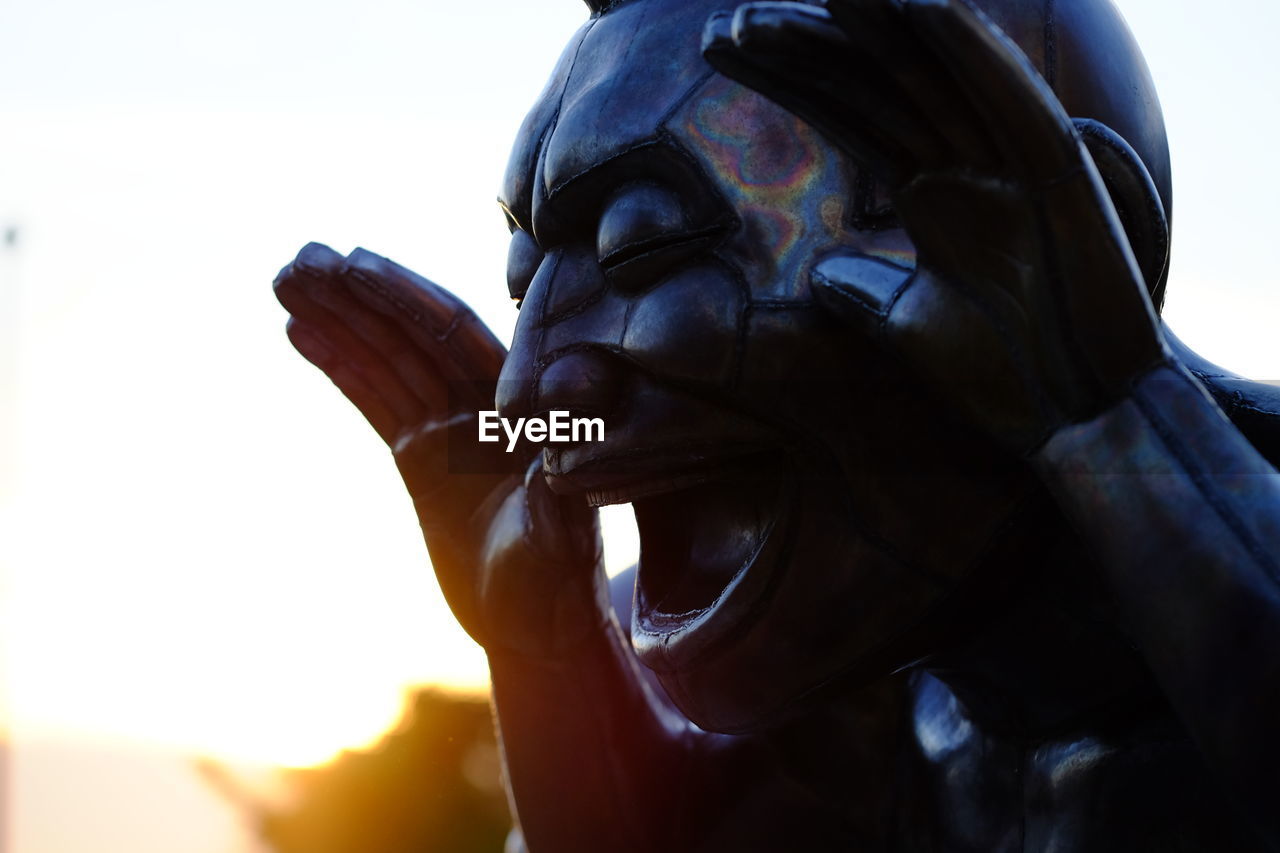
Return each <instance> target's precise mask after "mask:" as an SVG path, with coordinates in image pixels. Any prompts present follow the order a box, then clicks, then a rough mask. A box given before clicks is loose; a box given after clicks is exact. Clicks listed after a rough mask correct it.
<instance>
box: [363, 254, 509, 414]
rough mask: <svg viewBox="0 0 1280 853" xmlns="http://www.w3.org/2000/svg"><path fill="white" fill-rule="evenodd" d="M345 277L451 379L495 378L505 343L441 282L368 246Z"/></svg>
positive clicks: (481, 380) (471, 381)
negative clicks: (377, 253)
mask: <svg viewBox="0 0 1280 853" xmlns="http://www.w3.org/2000/svg"><path fill="white" fill-rule="evenodd" d="M342 277H343V279H344V281H345V282H346V283H347V286H348V288H349V290H350V292H351V294H352V296H353V297H354V298H355V299H356V300H357V301H359V302H360V303H361V304H363V305H365V306H367V307H369V308H371V309H373V310H374V311H375V312H377V313H378V314H379V315H381V316H382V317H384V318H386V319H387V320H388V321H390V322H391V323H392V324H394V325H395V326H396V327H397V328H398V329H399V330H400V332H401V333H402V334H403V335H405V336H407V337H409V338H410V339H412V340H413V341H414V342H415V343H416V344H417V345H418V346H419V347H420V348H421V349H422V350H423V351H424V352H425V353H427V354H428V355H430V356H431V357H432V358H433V360H435V362H436V363H437V364H438V365H439V366H440V368H441V370H442V371H444V373H445V375H446V377H447V378H448V379H449V380H451V381H454V382H458V383H463V384H464V385H469V384H474V383H477V382H479V383H484V384H487V383H490V382H495V381H496V380H497V377H498V373H499V372H500V371H501V369H502V362H503V360H504V359H505V358H506V348H505V347H504V346H503V345H502V343H501V342H500V341H498V339H497V338H496V337H494V335H493V333H492V332H490V331H489V329H488V327H487V326H485V325H484V323H483V322H481V321H480V319H479V318H478V317H476V316H475V314H474V313H473V312H472V311H471V309H470V308H469V307H467V305H466V304H465V303H464V302H462V300H460V299H458V298H457V297H456V296H454V295H453V294H452V293H450V292H449V291H447V290H445V289H444V288H443V287H440V286H439V285H437V284H435V283H434V282H432V281H430V280H428V279H426V278H423V277H422V276H420V275H418V274H417V273H414V272H412V271H410V270H408V269H405V268H404V267H402V266H400V265H399V264H397V263H394V262H393V261H390V260H388V259H386V258H383V257H381V256H379V255H375V254H374V253H373V252H369V251H366V250H365V249H356V250H355V251H354V252H352V253H351V255H350V256H349V257H348V258H347V263H346V265H345V266H344V267H343V272H342ZM490 396H491V395H490Z"/></svg>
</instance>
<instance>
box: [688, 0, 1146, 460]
mask: <svg viewBox="0 0 1280 853" xmlns="http://www.w3.org/2000/svg"><path fill="white" fill-rule="evenodd" d="M704 51H705V54H706V57H707V59H708V60H709V61H710V62H711V64H712V65H714V66H715V67H716V68H717V69H719V70H720V71H722V72H723V73H725V74H727V75H729V76H731V77H733V78H735V79H737V80H739V81H740V82H742V83H743V84H745V85H747V86H750V87H752V88H754V89H756V90H758V91H759V92H761V93H762V94H764V95H766V96H767V97H769V98H771V99H773V100H775V101H777V102H778V103H779V104H781V105H782V106H784V107H786V108H788V109H789V110H791V111H792V112H794V113H796V114H797V115H799V116H800V117H802V118H804V119H805V120H807V121H809V122H810V123H812V124H813V125H814V126H816V127H817V128H818V129H819V130H821V131H822V132H824V133H825V134H826V135H827V136H828V137H829V138H830V139H832V141H833V142H835V143H836V144H837V145H840V146H841V147H842V148H844V149H845V150H846V151H847V152H848V153H849V154H850V155H851V156H852V157H853V158H854V159H856V160H857V161H858V162H859V163H861V164H862V165H864V166H865V167H867V168H869V169H870V170H871V171H872V173H873V174H874V175H875V176H876V178H877V180H879V181H880V182H882V183H883V184H884V185H885V186H886V187H887V188H888V190H889V192H890V195H891V198H892V201H893V206H894V209H895V212H896V214H897V217H898V219H899V221H900V222H901V224H902V226H903V227H904V228H905V229H906V231H907V233H908V236H910V238H911V240H912V242H913V243H914V244H915V246H916V248H917V251H918V258H919V261H918V265H917V267H916V269H914V270H907V269H902V268H897V267H893V266H891V265H887V264H885V263H884V262H883V261H880V260H877V259H874V258H869V257H867V256H863V255H858V254H857V253H853V252H843V253H836V254H833V255H830V256H828V257H825V258H823V259H820V261H819V262H818V263H817V264H816V265H815V267H814V270H813V276H812V284H813V288H814V294H815V298H816V299H818V301H819V302H820V303H821V304H823V305H824V306H826V307H827V308H828V309H830V310H831V311H832V312H833V313H835V314H836V315H838V316H839V317H840V318H841V319H842V320H843V321H844V322H846V323H849V324H850V325H852V326H853V327H854V328H855V329H857V330H858V332H859V333H861V334H864V335H867V336H870V337H872V338H874V339H877V340H879V341H881V342H882V343H883V344H884V345H885V346H887V347H889V348H890V350H892V351H893V352H895V353H896V354H897V355H898V356H899V357H900V358H901V359H902V360H903V361H904V362H906V363H907V365H908V366H909V367H910V368H911V369H913V370H914V372H915V373H916V374H917V375H918V376H919V377H920V378H921V379H922V380H923V381H924V382H925V383H926V384H927V385H928V386H930V387H931V388H932V389H933V390H934V392H935V393H936V394H937V395H938V396H940V397H942V398H943V399H944V400H946V401H947V402H948V403H949V404H950V405H951V406H952V407H954V408H956V409H958V410H959V411H961V412H962V413H963V414H964V415H966V416H967V417H968V419H969V420H971V421H972V422H973V423H975V424H976V425H977V426H979V427H980V428H982V429H983V430H985V431H986V432H987V433H988V434H990V435H992V436H993V437H995V438H996V439H997V440H999V441H1000V442H1002V443H1003V444H1005V445H1006V446H1008V447H1010V448H1012V449H1014V450H1016V451H1018V452H1021V453H1028V452H1031V451H1033V450H1034V449H1035V448H1036V447H1038V446H1039V445H1040V444H1042V443H1043V441H1044V440H1045V439H1046V438H1047V437H1048V436H1049V435H1051V434H1052V433H1053V432H1054V431H1055V430H1056V429H1058V428H1059V427H1061V426H1063V425H1064V424H1067V423H1071V422H1075V421H1079V420H1082V419H1084V418H1086V417H1089V416H1091V415H1093V414H1095V413H1097V412H1099V411H1101V410H1102V409H1104V408H1105V407H1106V406H1107V405H1109V404H1110V403H1111V402H1114V401H1115V400H1117V399H1119V398H1121V397H1123V396H1124V395H1125V394H1126V393H1127V392H1128V389H1129V388H1130V386H1131V384H1132V382H1133V381H1134V380H1135V379H1136V378H1137V377H1138V376H1140V375H1142V374H1144V373H1145V372H1146V371H1147V370H1149V369H1151V368H1153V367H1154V366H1156V365H1158V364H1160V363H1162V362H1164V361H1165V360H1167V359H1168V358H1169V356H1168V353H1167V351H1166V350H1165V347H1164V344H1163V341H1162V338H1161V336H1160V332H1159V328H1158V323H1157V320H1156V318H1155V313H1154V311H1153V309H1152V306H1151V304H1150V300H1149V299H1148V297H1147V294H1146V292H1145V289H1144V287H1143V282H1142V274H1141V272H1140V271H1139V269H1138V266H1137V264H1136V262H1135V260H1134V257H1133V253H1132V251H1131V248H1130V246H1129V243H1128V241H1127V238H1126V235H1125V233H1124V230H1123V228H1122V226H1121V224H1120V221H1119V218H1118V217H1117V215H1116V211H1115V208H1114V207H1113V205H1112V202H1111V200H1110V198H1109V196H1108V195H1107V191H1106V188H1105V186H1104V184H1103V182H1102V180H1101V178H1100V177H1099V175H1098V172H1097V169H1096V168H1095V167H1094V163H1093V161H1092V159H1091V157H1090V155H1089V153H1088V150H1087V149H1086V147H1085V146H1084V144H1083V142H1082V140H1081V137H1080V135H1079V133H1078V132H1077V130H1076V128H1075V126H1074V125H1073V123H1072V121H1071V119H1070V118H1068V116H1067V115H1066V113H1065V111H1064V110H1063V108H1062V106H1061V104H1060V103H1059V102H1058V100H1057V99H1056V97H1055V96H1054V94H1053V92H1052V91H1051V90H1050V88H1049V86H1048V85H1047V84H1046V83H1045V82H1044V80H1043V79H1042V78H1041V77H1040V75H1039V74H1038V73H1037V72H1036V70H1035V69H1034V68H1033V67H1032V65H1031V64H1030V62H1029V61H1028V60H1027V58H1026V57H1025V56H1024V55H1023V54H1022V53H1021V51H1020V50H1019V49H1018V48H1017V46H1016V45H1014V44H1013V43H1012V42H1011V41H1010V40H1009V39H1008V38H1006V37H1005V36H1004V35H1003V34H1002V33H1001V32H1000V31H999V29H998V28H997V27H995V25H994V24H992V23H991V22H990V21H989V20H987V19H986V18H985V17H984V16H983V15H982V14H981V13H979V12H977V11H975V10H974V9H973V8H971V7H970V6H969V5H967V4H966V3H964V2H962V0H828V3H827V4H826V6H825V7H817V6H813V5H809V4H804V3H751V4H747V5H744V6H742V7H740V8H738V9H737V10H736V11H735V12H734V13H732V14H730V15H723V16H717V17H715V18H713V19H712V20H711V21H710V22H709V23H708V26H707V32H706V37H705V40H704Z"/></svg>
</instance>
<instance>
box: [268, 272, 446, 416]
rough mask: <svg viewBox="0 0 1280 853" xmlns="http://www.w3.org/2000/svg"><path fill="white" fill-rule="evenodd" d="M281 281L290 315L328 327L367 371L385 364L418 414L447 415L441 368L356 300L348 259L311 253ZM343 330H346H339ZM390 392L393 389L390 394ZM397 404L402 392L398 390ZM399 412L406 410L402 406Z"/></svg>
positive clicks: (280, 293) (278, 281) (282, 297)
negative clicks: (345, 275) (347, 278)
mask: <svg viewBox="0 0 1280 853" xmlns="http://www.w3.org/2000/svg"><path fill="white" fill-rule="evenodd" d="M308 249H311V247H308V248H307V249H304V250H303V252H301V253H299V256H298V259H297V260H295V261H294V263H293V264H291V265H290V267H286V271H285V272H282V274H281V276H280V277H279V278H277V279H276V296H277V298H278V299H279V300H280V302H281V304H282V305H284V306H285V307H286V308H287V309H289V311H290V312H291V313H292V314H294V315H295V316H297V317H300V318H303V319H306V320H307V321H308V322H310V323H312V324H313V325H315V326H317V327H320V328H323V329H324V330H325V331H326V333H328V334H329V335H330V337H331V338H333V339H334V340H337V341H340V342H341V343H342V344H343V345H344V348H345V349H346V350H348V351H349V352H350V353H351V357H352V358H353V359H357V360H358V361H359V362H360V363H361V364H363V365H365V366H366V367H367V368H372V367H373V365H375V364H381V365H385V366H387V367H389V368H390V370H391V372H392V373H393V374H394V375H395V376H396V377H398V380H399V382H398V386H399V387H400V388H403V389H404V390H406V391H407V392H408V394H409V396H411V397H414V398H416V399H417V401H418V403H419V405H418V406H416V407H414V408H415V411H416V412H417V414H418V415H422V414H424V413H425V412H427V411H430V412H432V413H435V414H443V413H444V412H446V411H447V410H448V406H449V401H448V393H447V389H446V386H445V382H444V379H443V376H442V370H441V369H440V367H439V366H438V365H437V364H436V363H435V360H434V359H433V358H432V356H431V354H430V353H425V352H423V351H422V349H421V348H420V347H418V345H417V344H416V342H415V341H413V340H412V339H410V338H409V337H408V336H407V335H405V334H404V333H403V331H402V330H401V329H400V328H399V327H397V326H396V325H395V324H394V323H392V322H391V321H389V320H388V319H387V318H385V317H383V316H382V315H381V314H379V313H377V312H376V311H373V310H372V309H370V308H369V307H368V306H367V305H364V304H363V303H360V302H358V301H357V300H355V299H354V298H353V297H352V295H351V294H350V293H349V292H348V289H347V287H346V286H345V284H344V283H343V281H342V280H341V278H340V277H339V273H340V271H341V270H342V268H343V266H344V265H345V263H346V259H345V258H343V257H342V256H341V255H338V254H337V253H336V252H332V251H331V250H328V251H327V252H325V253H319V252H316V251H314V250H313V251H308ZM338 327H341V329H339V328H338ZM390 390H391V389H389V392H390ZM393 393H394V397H393V398H390V399H396V400H397V401H398V399H399V397H400V394H399V388H397V389H395V390H394V392H393ZM397 408H398V410H399V409H403V407H401V406H397Z"/></svg>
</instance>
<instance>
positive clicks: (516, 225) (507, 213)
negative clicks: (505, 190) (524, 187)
mask: <svg viewBox="0 0 1280 853" xmlns="http://www.w3.org/2000/svg"><path fill="white" fill-rule="evenodd" d="M496 201H497V202H498V207H499V208H500V209H501V210H502V215H503V216H504V217H506V220H507V228H508V230H510V231H512V232H514V231H516V229H519V230H521V231H526V232H528V233H530V234H532V233H533V228H532V226H531V225H530V224H528V223H524V222H521V221H520V218H519V217H518V216H516V214H515V211H514V210H512V207H511V205H510V204H508V203H507V201H506V200H505V199H504V198H503V197H502V196H498V198H497V199H496Z"/></svg>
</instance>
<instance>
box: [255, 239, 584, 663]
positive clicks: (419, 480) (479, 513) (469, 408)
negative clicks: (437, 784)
mask: <svg viewBox="0 0 1280 853" xmlns="http://www.w3.org/2000/svg"><path fill="white" fill-rule="evenodd" d="M275 292H276V296H277V298H278V299H279V300H280V303H281V304H282V305H284V307H285V308H286V309H287V310H288V311H289V313H290V315H291V316H290V319H289V322H288V326H287V329H288V335H289V339H290V341H292V342H293V345H294V346H295V347H296V348H297V349H298V351H299V352H300V353H302V355H303V356H305V357H306V358H307V360H308V361H310V362H311V363H313V364H314V365H316V366H317V367H319V368H320V369H321V370H322V371H324V373H325V374H326V375H327V376H328V377H329V378H330V379H331V380H332V381H333V383H334V384H335V385H337V386H338V388H339V390H341V391H342V393H343V394H344V395H346V397H347V399H349V400H350V401H351V402H352V403H354V404H355V406H356V408H358V409H359V410H360V412H361V413H362V414H363V415H364V416H365V418H366V419H367V420H368V421H369V423H370V424H371V425H372V426H373V428H374V429H375V430H376V431H377V433H378V435H379V436H381V437H382V439H383V441H385V442H386V443H387V446H388V447H389V448H390V449H391V451H392V454H393V456H394V458H395V462H396V465H397V467H398V468H399V471H400V474H401V477H402V478H403V479H404V483H405V486H406V488H407V489H408V491H409V494H410V496H411V497H412V498H413V502H414V507H415V509H416V511H417V513H418V519H419V521H420V523H421V525H422V530H423V534H424V536H425V538H426V542H427V547H428V550H429V551H430V554H431V562H432V564H433V566H434V567H435V571H436V576H437V578H438V579H439V581H440V586H441V588H442V590H443V591H444V594H445V598H446V599H447V601H448V602H449V606H450V607H451V608H452V610H453V613H454V615H455V616H456V617H457V618H458V621H459V622H460V623H461V624H462V627H463V628H465V629H466V631H467V632H468V633H469V634H471V636H472V637H473V638H475V639H476V641H477V642H479V643H480V644H481V645H483V646H485V647H486V648H487V649H489V650H494V649H503V650H507V651H514V652H517V653H520V654H524V655H528V656H532V657H538V658H556V657H559V656H562V655H564V654H565V653H566V652H568V651H569V650H570V649H572V647H573V646H574V645H575V644H577V643H578V642H579V641H580V640H581V639H582V638H583V637H585V636H586V635H587V634H588V633H589V632H590V631H592V630H594V629H596V628H598V627H599V625H600V624H601V623H602V621H603V619H604V618H605V617H604V614H605V613H606V612H607V611H606V610H605V605H604V603H603V602H604V601H605V596H604V579H603V574H602V570H601V560H600V554H601V549H600V541H599V533H598V527H597V521H596V514H595V511H594V510H592V509H590V508H589V507H587V505H586V504H585V503H584V502H583V501H582V499H581V498H564V497H560V496H557V495H555V494H553V493H552V492H551V491H550V490H549V489H548V488H547V486H546V483H545V482H544V480H543V477H542V473H541V462H540V458H539V457H537V456H531V454H529V453H519V452H517V453H507V452H505V451H506V443H505V442H499V443H494V444H489V443H480V442H479V441H478V440H477V435H478V434H477V423H476V422H477V418H478V413H479V412H480V411H483V410H489V409H492V408H493V407H494V402H493V401H494V389H495V387H496V383H497V377H498V372H499V370H500V369H501V367H502V361H503V359H504V358H505V356H506V349H505V348H504V347H503V346H502V344H501V343H499V342H498V340H497V339H496V338H495V337H494V336H493V334H492V333H491V332H490V331H489V329H488V328H487V327H486V326H485V325H484V323H482V322H481V321H480V319H479V318H477V317H476V315H475V314H474V313H473V312H472V311H471V309H470V308H468V307H467V306H466V305H465V304H464V303H463V302H462V301H461V300H459V299H458V298H457V297H456V296H454V295H453V294H451V293H449V292H448V291H447V290H445V289H444V288H442V287H439V286H438V285H436V284H434V283H432V282H430V281H428V280H427V279H425V278H423V277H421V276H419V275H416V274H415V273H413V272H410V271H409V270H407V269H405V268H404V267H401V266H399V265H398V264H395V263H393V262H391V261H389V260H387V259H386V258H383V257H380V256H378V255H375V254H373V253H372V252H368V251H365V250H363V249H357V250H356V251H354V252H352V253H351V255H350V256H348V257H343V256H342V255H340V254H338V253H337V252H335V251H333V250H332V249H330V248H328V247H327V246H322V245H320V244H317V243H312V244H309V245H307V246H306V247H304V248H303V249H302V251H301V252H299V254H298V256H297V258H296V259H294V261H293V262H292V263H290V264H289V265H288V266H286V267H285V268H284V269H283V270H281V272H280V274H279V276H277V278H276V280H275Z"/></svg>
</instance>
